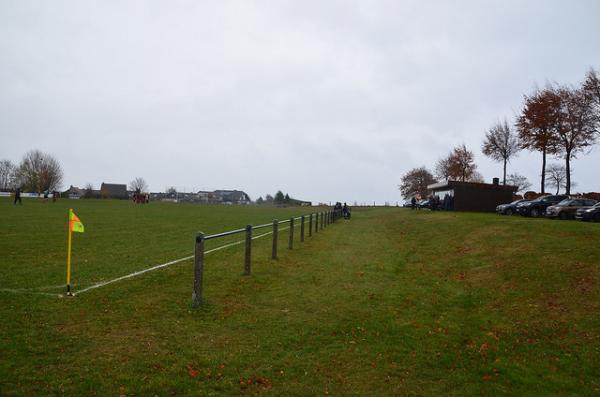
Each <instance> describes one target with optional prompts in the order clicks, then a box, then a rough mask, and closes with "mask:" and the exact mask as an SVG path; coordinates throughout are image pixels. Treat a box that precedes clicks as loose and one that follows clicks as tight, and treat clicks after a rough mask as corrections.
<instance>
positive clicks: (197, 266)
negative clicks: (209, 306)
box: [192, 232, 204, 307]
mask: <svg viewBox="0 0 600 397" xmlns="http://www.w3.org/2000/svg"><path fill="white" fill-rule="evenodd" d="M203 274H204V233H202V232H200V233H198V234H197V235H196V249H195V251H194V291H193V292H192V305H193V306H194V307H198V306H200V305H201V304H202V277H203Z"/></svg>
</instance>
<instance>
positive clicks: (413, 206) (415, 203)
mask: <svg viewBox="0 0 600 397" xmlns="http://www.w3.org/2000/svg"><path fill="white" fill-rule="evenodd" d="M416 207H417V199H416V198H415V196H413V198H411V199H410V208H411V209H413V210H414V209H415V208H416Z"/></svg>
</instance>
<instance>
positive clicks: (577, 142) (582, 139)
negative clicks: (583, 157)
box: [555, 87, 597, 194]
mask: <svg viewBox="0 0 600 397" xmlns="http://www.w3.org/2000/svg"><path fill="white" fill-rule="evenodd" d="M555 92H556V95H557V96H558V97H559V98H560V107H559V120H558V121H559V128H558V130H557V135H558V148H559V151H560V153H561V154H562V155H563V156H564V159H565V172H566V178H567V179H566V183H565V193H566V194H571V160H572V159H575V158H577V154H578V153H581V152H583V151H585V150H586V149H587V148H588V147H590V146H592V145H593V144H594V143H595V142H596V138H597V134H596V131H597V120H596V117H595V115H594V112H593V103H592V101H591V100H590V98H589V97H588V96H586V94H585V92H584V90H583V89H574V88H568V87H559V88H556V89H555Z"/></svg>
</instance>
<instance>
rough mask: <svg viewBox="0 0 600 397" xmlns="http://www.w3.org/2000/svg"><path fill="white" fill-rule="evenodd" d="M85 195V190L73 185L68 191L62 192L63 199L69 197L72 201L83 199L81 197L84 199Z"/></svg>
mask: <svg viewBox="0 0 600 397" xmlns="http://www.w3.org/2000/svg"><path fill="white" fill-rule="evenodd" d="M84 194H85V190H84V189H80V188H78V187H77V186H73V185H71V186H70V187H69V188H68V189H67V190H65V191H64V192H62V196H63V197H68V198H71V199H78V198H81V197H83V195H84Z"/></svg>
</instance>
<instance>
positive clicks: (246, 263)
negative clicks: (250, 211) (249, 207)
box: [244, 225, 252, 276]
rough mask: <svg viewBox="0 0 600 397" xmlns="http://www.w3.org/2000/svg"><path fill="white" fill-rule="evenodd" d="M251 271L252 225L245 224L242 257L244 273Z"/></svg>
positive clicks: (247, 274)
mask: <svg viewBox="0 0 600 397" xmlns="http://www.w3.org/2000/svg"><path fill="white" fill-rule="evenodd" d="M251 272H252V225H246V257H245V258H244V275H246V276H249V275H250V273H251Z"/></svg>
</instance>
